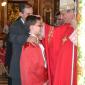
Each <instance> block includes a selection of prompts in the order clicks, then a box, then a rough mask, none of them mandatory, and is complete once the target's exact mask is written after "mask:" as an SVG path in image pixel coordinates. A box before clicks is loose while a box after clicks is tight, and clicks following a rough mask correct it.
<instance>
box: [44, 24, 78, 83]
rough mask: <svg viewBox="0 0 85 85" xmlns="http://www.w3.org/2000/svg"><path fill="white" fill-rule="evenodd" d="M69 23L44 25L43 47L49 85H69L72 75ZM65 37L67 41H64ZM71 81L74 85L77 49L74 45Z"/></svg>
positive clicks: (70, 30) (71, 30) (70, 27)
mask: <svg viewBox="0 0 85 85" xmlns="http://www.w3.org/2000/svg"><path fill="white" fill-rule="evenodd" d="M73 31H74V30H73V28H72V26H71V25H70V24H64V25H62V26H59V27H52V26H49V25H46V26H45V48H46V56H47V63H48V74H49V82H50V85H70V84H71V80H72V79H71V76H72V54H73V51H72V50H73V43H72V42H71V41H70V39H69V36H70V35H71V34H72V32H73ZM65 37H66V39H67V41H66V42H64V40H63V39H64V38H65ZM74 51H75V52H74V65H73V66H74V67H73V68H74V69H73V81H74V83H75V84H73V85H76V78H77V77H76V60H77V59H76V58H77V54H76V53H77V51H76V47H75V46H74Z"/></svg>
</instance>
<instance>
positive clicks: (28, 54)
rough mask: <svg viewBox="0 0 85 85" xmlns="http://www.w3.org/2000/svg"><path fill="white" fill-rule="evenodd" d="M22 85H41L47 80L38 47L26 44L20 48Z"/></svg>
mask: <svg viewBox="0 0 85 85" xmlns="http://www.w3.org/2000/svg"><path fill="white" fill-rule="evenodd" d="M20 72H21V82H22V85H43V84H44V83H45V82H46V80H47V69H46V68H45V67H44V60H43V55H42V52H41V49H40V47H39V46H38V45H36V46H32V45H31V44H29V43H26V44H25V45H24V46H23V48H22V53H21V59H20Z"/></svg>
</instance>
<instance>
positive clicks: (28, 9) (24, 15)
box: [20, 7, 33, 20]
mask: <svg viewBox="0 0 85 85" xmlns="http://www.w3.org/2000/svg"><path fill="white" fill-rule="evenodd" d="M32 14H33V8H32V7H30V8H25V9H24V12H23V13H21V15H20V16H21V17H22V18H23V19H24V20H25V19H26V17H27V16H29V15H32Z"/></svg>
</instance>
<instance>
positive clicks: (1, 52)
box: [0, 48, 6, 64]
mask: <svg viewBox="0 0 85 85" xmlns="http://www.w3.org/2000/svg"><path fill="white" fill-rule="evenodd" d="M5 55H6V50H5V48H0V59H1V62H2V63H4V64H5Z"/></svg>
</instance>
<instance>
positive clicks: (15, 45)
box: [9, 3, 33, 85]
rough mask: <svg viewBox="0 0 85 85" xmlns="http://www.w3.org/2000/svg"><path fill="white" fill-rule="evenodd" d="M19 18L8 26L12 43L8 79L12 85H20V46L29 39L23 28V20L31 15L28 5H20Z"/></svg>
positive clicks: (30, 7) (31, 10)
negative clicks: (10, 79)
mask: <svg viewBox="0 0 85 85" xmlns="http://www.w3.org/2000/svg"><path fill="white" fill-rule="evenodd" d="M19 11H20V12H19V16H20V17H19V18H18V19H17V20H16V21H15V22H14V23H13V24H12V25H11V26H10V30H9V39H10V42H11V43H12V59H11V64H10V77H11V78H12V85H21V79H20V55H21V50H22V45H23V44H24V43H25V42H27V41H28V40H29V39H28V37H29V30H28V29H27V28H26V26H25V24H24V23H25V19H26V17H27V16H28V15H32V14H33V9H32V6H31V5H30V4H27V3H20V5H19Z"/></svg>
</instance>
